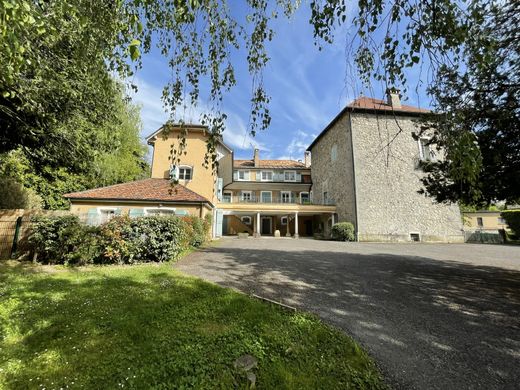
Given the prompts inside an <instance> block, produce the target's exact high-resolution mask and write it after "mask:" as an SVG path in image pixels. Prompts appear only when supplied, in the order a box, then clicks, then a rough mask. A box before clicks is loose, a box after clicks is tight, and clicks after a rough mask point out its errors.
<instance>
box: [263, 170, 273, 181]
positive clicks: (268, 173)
mask: <svg viewBox="0 0 520 390" xmlns="http://www.w3.org/2000/svg"><path fill="white" fill-rule="evenodd" d="M261 175H262V176H261V178H262V181H273V172H272V171H262V174H261Z"/></svg>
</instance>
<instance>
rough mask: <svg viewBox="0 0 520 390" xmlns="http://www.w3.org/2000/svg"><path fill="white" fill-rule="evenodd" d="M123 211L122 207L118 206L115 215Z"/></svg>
mask: <svg viewBox="0 0 520 390" xmlns="http://www.w3.org/2000/svg"><path fill="white" fill-rule="evenodd" d="M122 212H123V210H122V209H120V208H117V209H116V210H115V211H114V215H121V213H122Z"/></svg>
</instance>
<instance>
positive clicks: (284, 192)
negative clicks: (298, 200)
mask: <svg viewBox="0 0 520 390" xmlns="http://www.w3.org/2000/svg"><path fill="white" fill-rule="evenodd" d="M284 194H289V202H284V201H283V196H284ZM280 203H292V192H291V191H280Z"/></svg>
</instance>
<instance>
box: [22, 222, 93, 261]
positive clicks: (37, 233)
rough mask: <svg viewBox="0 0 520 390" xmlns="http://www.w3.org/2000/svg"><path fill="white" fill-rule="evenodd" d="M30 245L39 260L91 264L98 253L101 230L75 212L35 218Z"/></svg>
mask: <svg viewBox="0 0 520 390" xmlns="http://www.w3.org/2000/svg"><path fill="white" fill-rule="evenodd" d="M31 230H32V233H31V234H30V236H29V238H28V244H29V246H30V248H31V251H32V252H36V253H37V254H38V259H39V260H40V261H43V262H47V263H51V264H88V263H92V262H93V260H94V259H95V258H96V257H97V256H98V255H99V253H100V248H99V246H98V240H97V234H98V229H97V228H95V227H89V226H85V225H82V224H81V223H80V221H79V218H78V217H77V216H74V215H67V216H56V217H35V218H34V219H33V226H32V228H31Z"/></svg>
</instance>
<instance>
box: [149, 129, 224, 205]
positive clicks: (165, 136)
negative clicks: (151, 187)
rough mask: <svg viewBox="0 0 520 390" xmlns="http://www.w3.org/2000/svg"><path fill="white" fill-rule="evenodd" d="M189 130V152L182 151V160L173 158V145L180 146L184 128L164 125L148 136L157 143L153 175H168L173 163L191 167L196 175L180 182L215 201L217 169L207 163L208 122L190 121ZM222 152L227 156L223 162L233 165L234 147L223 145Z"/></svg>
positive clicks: (153, 159)
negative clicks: (191, 123) (197, 123)
mask: <svg viewBox="0 0 520 390" xmlns="http://www.w3.org/2000/svg"><path fill="white" fill-rule="evenodd" d="M186 131H187V134H186V135H185V138H186V149H185V150H186V153H185V154H184V153H181V155H180V156H179V160H180V161H173V160H172V158H171V155H172V154H171V150H172V148H173V150H180V149H179V148H180V146H179V145H180V138H179V137H180V135H181V130H180V128H178V127H169V128H164V129H163V128H162V129H160V130H158V131H157V132H156V133H154V134H153V135H152V136H150V137H149V138H148V144H149V145H152V146H153V158H152V178H162V179H168V178H169V177H170V167H171V166H172V164H173V165H178V166H179V167H181V168H182V167H189V168H191V170H192V177H191V178H190V179H189V180H185V179H180V180H179V183H180V184H182V185H184V186H185V187H186V188H188V189H190V190H192V191H194V192H196V193H197V194H199V195H201V196H203V197H205V198H206V199H208V200H209V201H210V202H212V203H215V202H216V193H215V185H216V179H217V172H216V171H215V170H214V169H213V168H212V167H211V164H209V165H207V166H205V164H204V161H205V156H206V152H207V140H208V135H207V129H206V127H204V126H196V125H186ZM220 152H221V153H222V154H223V156H222V157H226V159H225V160H223V161H222V164H223V165H226V164H228V165H229V164H230V161H229V160H230V159H231V157H230V156H231V151H230V150H228V149H226V148H224V147H222V148H221V149H220ZM222 171H225V169H223V170H222ZM228 176H229V174H228Z"/></svg>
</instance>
